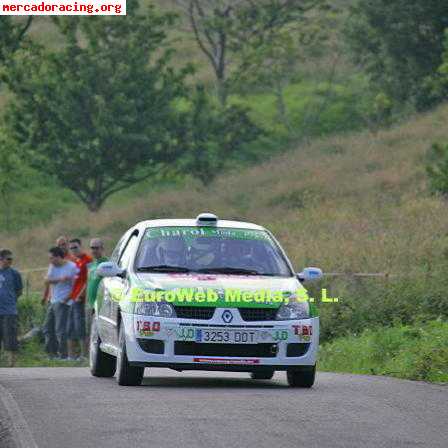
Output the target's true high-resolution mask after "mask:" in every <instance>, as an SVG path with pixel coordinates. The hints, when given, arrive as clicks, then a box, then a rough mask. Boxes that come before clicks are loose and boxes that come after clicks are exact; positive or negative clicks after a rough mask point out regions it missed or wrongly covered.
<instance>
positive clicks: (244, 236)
mask: <svg viewBox="0 0 448 448" xmlns="http://www.w3.org/2000/svg"><path fill="white" fill-rule="evenodd" d="M173 237H183V238H184V239H185V240H186V241H189V240H193V239H194V240H195V239H197V238H202V237H204V238H213V237H214V238H225V239H236V240H265V241H271V238H270V236H269V235H268V234H267V233H266V232H265V231H263V230H253V229H232V228H219V227H156V228H150V229H147V230H146V233H145V238H146V239H154V238H173Z"/></svg>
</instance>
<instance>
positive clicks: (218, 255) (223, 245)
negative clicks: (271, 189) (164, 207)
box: [135, 227, 293, 277]
mask: <svg viewBox="0 0 448 448" xmlns="http://www.w3.org/2000/svg"><path fill="white" fill-rule="evenodd" d="M135 269H136V270H137V271H139V272H200V273H209V274H242V275H268V276H280V277H291V276H292V275H293V274H292V271H291V270H290V268H289V266H288V263H287V262H286V260H285V257H284V256H283V254H282V253H281V251H280V249H279V248H278V246H277V244H276V243H275V241H274V240H273V239H272V238H271V236H270V235H269V233H267V232H266V231H263V230H253V229H236V228H222V227H156V228H148V229H147V230H146V232H145V235H144V237H143V239H142V242H141V244H140V248H139V250H138V253H137V257H136V262H135Z"/></svg>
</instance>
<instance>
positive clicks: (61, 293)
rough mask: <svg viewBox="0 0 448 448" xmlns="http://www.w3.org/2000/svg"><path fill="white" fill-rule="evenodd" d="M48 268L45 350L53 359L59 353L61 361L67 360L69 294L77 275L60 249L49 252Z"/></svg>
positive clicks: (54, 248)
mask: <svg viewBox="0 0 448 448" xmlns="http://www.w3.org/2000/svg"><path fill="white" fill-rule="evenodd" d="M49 258H50V266H49V268H48V273H47V276H46V278H45V284H46V286H49V291H50V304H49V305H48V308H47V315H46V318H45V324H44V335H45V350H46V351H47V353H48V354H49V355H50V357H51V358H54V357H56V356H57V354H58V353H59V356H60V358H61V359H68V358H67V316H68V312H69V310H70V307H71V304H72V301H71V292H72V290H73V285H74V284H75V280H76V277H77V275H78V272H79V270H78V268H77V267H76V265H75V263H73V262H72V261H68V260H66V259H65V253H64V251H63V250H62V249H61V248H60V247H52V248H51V249H50V250H49Z"/></svg>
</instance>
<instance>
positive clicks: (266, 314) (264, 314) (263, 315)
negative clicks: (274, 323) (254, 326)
mask: <svg viewBox="0 0 448 448" xmlns="http://www.w3.org/2000/svg"><path fill="white" fill-rule="evenodd" d="M238 309H239V312H240V314H241V318H242V319H243V320H245V321H246V322H253V321H257V320H258V321H262V320H275V316H276V315H277V309H276V308H238Z"/></svg>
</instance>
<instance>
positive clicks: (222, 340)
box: [196, 329, 258, 344]
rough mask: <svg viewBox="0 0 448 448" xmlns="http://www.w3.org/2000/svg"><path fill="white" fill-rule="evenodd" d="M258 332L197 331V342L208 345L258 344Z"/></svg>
mask: <svg viewBox="0 0 448 448" xmlns="http://www.w3.org/2000/svg"><path fill="white" fill-rule="evenodd" d="M257 336H258V334H257V332H256V331H248V330H213V329H210V330H204V329H196V342H203V343H207V344H256V343H257V342H258V337H257Z"/></svg>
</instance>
